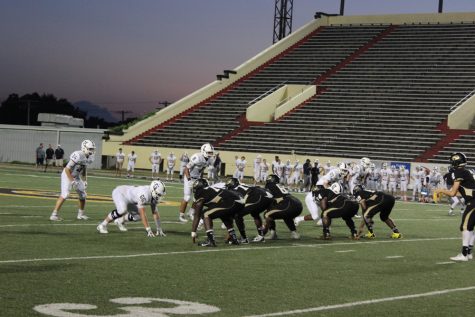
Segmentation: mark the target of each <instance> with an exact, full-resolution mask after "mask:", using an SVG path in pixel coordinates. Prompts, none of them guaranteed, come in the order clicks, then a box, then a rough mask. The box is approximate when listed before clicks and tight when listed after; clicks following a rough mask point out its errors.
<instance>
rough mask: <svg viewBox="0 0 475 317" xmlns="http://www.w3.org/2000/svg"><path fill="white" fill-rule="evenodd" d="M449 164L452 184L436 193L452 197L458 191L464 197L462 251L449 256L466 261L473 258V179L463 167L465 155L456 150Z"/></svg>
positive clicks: (474, 237) (474, 191)
mask: <svg viewBox="0 0 475 317" xmlns="http://www.w3.org/2000/svg"><path fill="white" fill-rule="evenodd" d="M450 164H451V165H452V167H453V168H454V171H453V173H452V180H453V181H454V184H453V185H452V187H451V188H450V189H436V190H435V193H436V194H437V195H440V194H444V195H447V196H450V197H454V196H455V195H457V193H460V195H462V197H463V198H464V199H465V205H466V207H465V211H464V212H463V215H462V223H461V224H460V231H462V253H460V254H459V255H457V256H454V257H451V258H450V259H451V260H452V261H468V260H471V259H473V254H472V250H473V243H474V241H475V235H474V232H473V228H474V226H475V180H474V178H473V174H472V173H471V172H470V171H469V170H468V169H466V168H465V165H467V157H466V156H465V154H463V153H460V152H457V153H453V154H452V155H451V156H450Z"/></svg>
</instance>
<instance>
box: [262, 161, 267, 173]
mask: <svg viewBox="0 0 475 317" xmlns="http://www.w3.org/2000/svg"><path fill="white" fill-rule="evenodd" d="M260 168H261V173H268V172H269V163H267V162H265V163H264V162H262V163H261V165H260Z"/></svg>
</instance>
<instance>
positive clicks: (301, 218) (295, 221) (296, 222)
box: [294, 216, 304, 227]
mask: <svg viewBox="0 0 475 317" xmlns="http://www.w3.org/2000/svg"><path fill="white" fill-rule="evenodd" d="M302 221H304V218H303V217H302V216H299V217H295V219H294V225H295V226H296V227H298V225H299V223H301V222H302Z"/></svg>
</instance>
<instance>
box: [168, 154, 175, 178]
mask: <svg viewBox="0 0 475 317" xmlns="http://www.w3.org/2000/svg"><path fill="white" fill-rule="evenodd" d="M175 164H176V156H175V154H173V152H170V154H168V156H167V180H170V181H172V180H173V172H174V171H175Z"/></svg>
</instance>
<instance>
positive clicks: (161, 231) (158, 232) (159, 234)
mask: <svg viewBox="0 0 475 317" xmlns="http://www.w3.org/2000/svg"><path fill="white" fill-rule="evenodd" d="M155 235H156V236H157V237H166V236H167V235H166V234H165V232H163V230H162V229H157V233H156V234H155Z"/></svg>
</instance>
